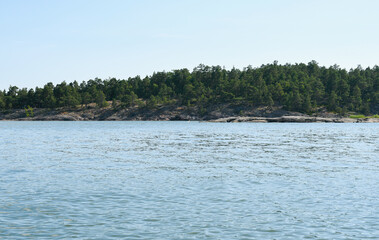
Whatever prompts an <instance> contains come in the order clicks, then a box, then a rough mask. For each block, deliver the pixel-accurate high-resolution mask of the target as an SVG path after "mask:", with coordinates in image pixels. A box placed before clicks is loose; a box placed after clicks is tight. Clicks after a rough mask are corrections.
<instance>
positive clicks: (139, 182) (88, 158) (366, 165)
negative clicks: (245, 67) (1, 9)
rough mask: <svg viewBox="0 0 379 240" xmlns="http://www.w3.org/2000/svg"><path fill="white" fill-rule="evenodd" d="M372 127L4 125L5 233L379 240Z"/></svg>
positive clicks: (0, 227) (0, 233)
mask: <svg viewBox="0 0 379 240" xmlns="http://www.w3.org/2000/svg"><path fill="white" fill-rule="evenodd" d="M378 139H379V124H326V123H320V124H318V123H312V124H301V123H298V124H296V123H270V124H267V123H199V122H0V238H2V239H65V238H66V239H72V238H78V239H303V238H307V239H378V238H379V190H378V189H379V188H378V184H379V161H378V156H379V140H378Z"/></svg>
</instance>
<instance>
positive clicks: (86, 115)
mask: <svg viewBox="0 0 379 240" xmlns="http://www.w3.org/2000/svg"><path fill="white" fill-rule="evenodd" d="M107 103H108V102H107ZM116 104H117V103H116ZM112 106H113V107H112ZM209 109H210V111H209V112H207V113H205V114H204V113H201V111H200V110H201V109H199V108H198V107H183V106H180V105H169V106H167V105H161V106H157V107H156V108H154V109H148V108H140V107H138V106H133V107H128V108H118V107H115V103H113V104H112V102H109V103H108V106H107V107H103V108H99V107H97V106H96V104H94V103H92V104H89V105H88V106H87V107H83V108H82V107H80V106H78V107H77V108H70V109H67V108H58V109H44V108H41V109H38V108H37V109H33V108H31V107H29V108H26V109H14V110H7V111H4V112H2V113H0V120H3V121H207V122H299V123H308V122H325V123H365V122H366V123H374V122H379V116H378V115H374V116H364V115H350V116H348V115H346V116H341V115H339V114H336V113H331V112H328V111H327V110H326V109H324V108H322V109H319V111H318V112H317V113H313V114H311V115H308V114H304V113H300V112H291V111H287V110H285V109H284V108H283V107H282V106H272V107H267V106H263V107H253V106H248V105H230V104H221V105H215V106H212V107H209Z"/></svg>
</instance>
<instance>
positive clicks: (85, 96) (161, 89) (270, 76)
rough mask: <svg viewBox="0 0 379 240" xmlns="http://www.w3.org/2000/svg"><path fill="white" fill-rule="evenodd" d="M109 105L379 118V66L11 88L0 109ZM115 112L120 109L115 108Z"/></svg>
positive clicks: (278, 68) (204, 69)
mask: <svg viewBox="0 0 379 240" xmlns="http://www.w3.org/2000/svg"><path fill="white" fill-rule="evenodd" d="M107 101H113V102H114V103H119V104H118V105H117V107H129V106H132V105H133V106H134V105H137V104H138V105H139V106H140V107H148V108H154V107H155V106H157V105H159V104H170V103H177V104H181V105H185V106H200V107H202V108H203V107H204V108H206V106H207V105H209V104H217V103H246V104H251V105H253V106H262V105H265V106H272V105H274V104H276V105H282V106H284V107H285V108H286V109H288V110H292V111H299V112H306V113H310V112H312V111H314V110H316V109H317V108H318V107H323V106H325V107H327V108H328V110H330V111H335V112H338V113H346V112H347V111H354V112H359V113H363V114H370V113H378V103H379V67H378V66H375V67H373V68H366V69H362V68H361V67H360V66H358V67H357V68H355V69H351V70H350V71H347V70H345V69H341V68H340V67H339V66H337V65H334V66H332V67H329V68H326V67H323V66H319V65H318V63H317V62H315V61H312V62H310V63H308V64H303V63H301V64H286V65H279V64H278V63H277V62H276V61H275V62H274V63H272V64H267V65H262V66H261V67H259V68H252V67H251V66H249V67H246V68H244V69H243V70H239V69H236V68H233V69H231V70H226V69H225V68H222V67H220V66H205V65H199V66H198V67H196V68H195V69H193V71H192V72H191V71H189V70H188V69H185V68H184V69H180V70H173V71H171V72H156V73H154V74H153V75H152V76H146V77H145V78H143V79H142V78H141V77H140V76H136V77H133V78H129V79H122V80H119V79H115V78H111V79H106V80H101V79H98V78H96V79H94V80H89V81H87V82H84V81H83V82H82V83H80V84H79V83H78V82H76V81H74V82H72V83H66V82H62V83H60V84H57V85H55V86H54V84H52V83H47V84H46V85H45V86H44V87H43V88H39V87H36V88H35V89H27V88H21V89H20V88H18V87H16V86H10V87H9V89H8V90H7V91H6V90H4V91H0V109H1V110H6V109H14V108H27V107H28V106H30V107H33V108H58V107H78V106H80V105H81V106H82V107H84V106H86V105H88V104H89V103H93V102H94V103H96V104H97V106H99V107H104V106H106V105H107ZM115 107H116V104H115Z"/></svg>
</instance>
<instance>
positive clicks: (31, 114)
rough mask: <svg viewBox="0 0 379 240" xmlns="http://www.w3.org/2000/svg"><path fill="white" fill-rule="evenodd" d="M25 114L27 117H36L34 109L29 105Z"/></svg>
mask: <svg viewBox="0 0 379 240" xmlns="http://www.w3.org/2000/svg"><path fill="white" fill-rule="evenodd" d="M25 115H26V117H34V111H33V108H32V107H31V106H28V107H27V108H25Z"/></svg>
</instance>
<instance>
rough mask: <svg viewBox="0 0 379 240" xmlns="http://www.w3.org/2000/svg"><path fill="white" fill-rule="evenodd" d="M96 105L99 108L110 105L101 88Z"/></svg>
mask: <svg viewBox="0 0 379 240" xmlns="http://www.w3.org/2000/svg"><path fill="white" fill-rule="evenodd" d="M96 105H97V106H98V107H99V108H103V107H107V106H108V102H107V101H106V100H105V94H104V93H103V91H101V90H100V91H98V92H97V94H96Z"/></svg>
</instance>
